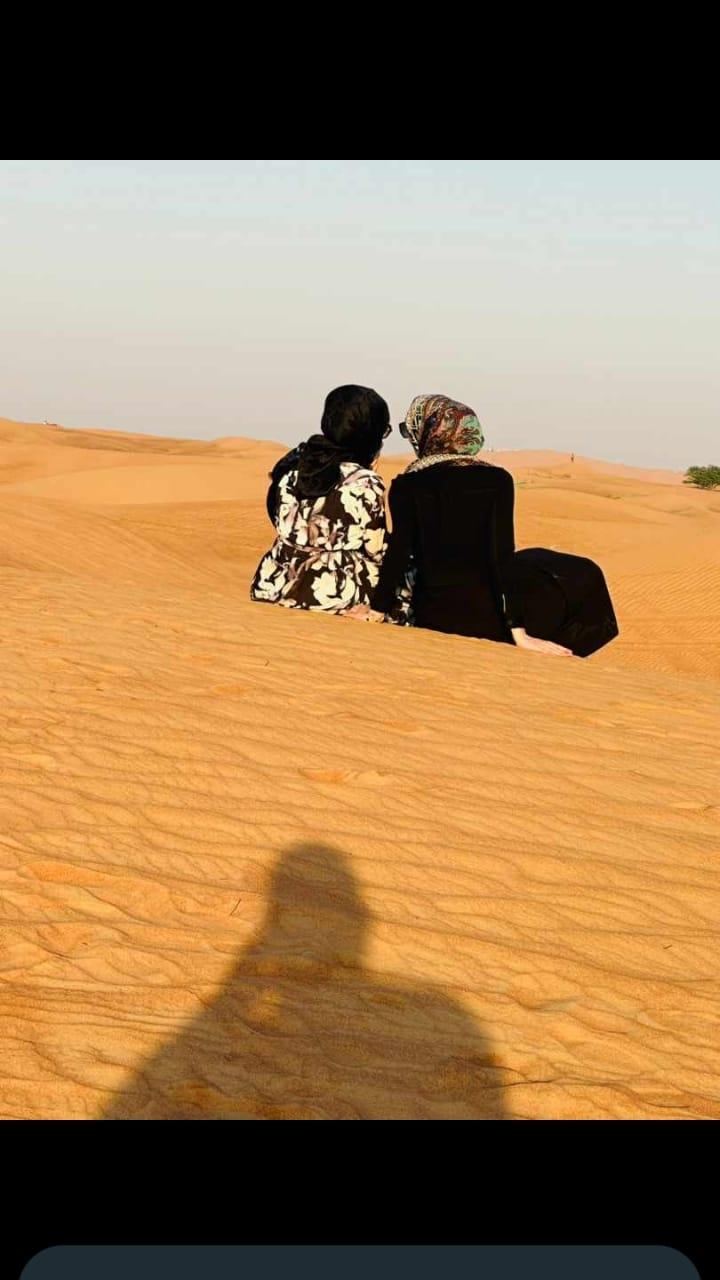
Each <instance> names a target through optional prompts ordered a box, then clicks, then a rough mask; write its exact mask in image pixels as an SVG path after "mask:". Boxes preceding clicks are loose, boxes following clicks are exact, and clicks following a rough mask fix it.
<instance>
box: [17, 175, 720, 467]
mask: <svg viewBox="0 0 720 1280" xmlns="http://www.w3.org/2000/svg"><path fill="white" fill-rule="evenodd" d="M0 298H2V305H1V307H0V416H5V417H10V418H17V419H20V420H33V421H38V420H40V421H41V420H42V419H43V418H48V419H49V420H50V421H53V422H58V423H61V424H63V425H66V426H95V427H113V428H118V429H120V430H128V431H148V432H154V433H156V434H166V435H180V436H195V437H206V438H212V437H214V436H222V435H247V436H253V437H258V438H271V439H276V440H283V441H288V442H294V441H296V440H298V439H300V438H302V437H303V436H305V435H307V434H310V433H311V432H312V431H313V430H316V429H317V423H318V419H319V415H320V411H321V408H322V402H323V399H324V396H325V394H326V393H327V391H328V390H329V389H330V388H331V387H333V386H336V385H338V384H339V383H342V382H359V383H363V384H366V385H369V386H373V387H375V388H376V389H377V390H378V391H380V392H381V394H383V395H384V396H385V398H386V399H387V400H388V402H389V404H390V407H391V412H392V415H393V422H398V421H399V420H400V419H401V418H402V417H403V416H404V413H405V410H406V408H407V405H408V403H409V401H410V399H411V398H412V396H413V395H415V394H417V393H419V392H425V391H441V392H445V393H447V394H449V395H452V396H455V397H456V398H458V399H461V400H464V401H466V402H467V403H468V404H470V405H472V406H473V407H474V408H475V410H476V411H477V413H478V415H479V417H480V420H481V421H482V422H483V424H484V427H485V433H486V438H487V444H488V445H491V446H493V447H494V448H552V449H562V450H571V449H574V450H575V451H576V452H577V453H585V454H590V455H592V456H595V457H601V458H609V459H618V460H621V461H625V462H630V463H636V464H640V465H643V464H647V465H649V466H669V467H686V466H688V465H691V464H693V463H706V462H713V461H714V462H718V463H720V448H719V447H718V443H716V441H717V427H718V418H719V413H718V405H719V404H720V394H719V393H720V369H719V362H718V347H719V345H720V344H719V338H720V325H719V324H718V313H719V309H720V163H719V162H718V161H715V160H4V161H0ZM402 446H403V442H401V441H400V438H399V436H398V435H397V433H395V434H394V435H393V436H392V437H391V438H390V440H389V441H388V448H389V449H390V450H391V451H392V452H399V451H400V449H401V448H402Z"/></svg>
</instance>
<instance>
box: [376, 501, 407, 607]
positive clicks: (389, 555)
mask: <svg viewBox="0 0 720 1280" xmlns="http://www.w3.org/2000/svg"><path fill="white" fill-rule="evenodd" d="M388 502H389V506H390V516H391V518H392V532H391V534H390V541H389V544H388V547H387V550H386V552H385V558H384V560H383V562H382V567H381V569H380V577H379V579H378V584H377V586H376V588H375V590H374V592H373V594H372V598H371V600H370V606H371V608H372V609H373V610H374V611H375V612H377V613H383V614H391V613H393V611H394V610H395V608H396V607H397V604H398V599H399V596H400V595H401V591H402V588H403V586H404V584H405V582H406V576H407V573H408V570H409V568H410V565H411V563H412V559H413V555H414V551H415V518H414V512H413V506H412V502H411V501H410V498H409V496H408V493H407V488H406V486H405V484H404V483H403V482H402V481H400V482H399V483H398V481H397V480H394V481H393V483H392V484H391V486H390V493H389V497H388Z"/></svg>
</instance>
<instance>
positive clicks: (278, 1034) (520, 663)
mask: <svg viewBox="0 0 720 1280" xmlns="http://www.w3.org/2000/svg"><path fill="white" fill-rule="evenodd" d="M280 449H281V446H279V445H272V444H270V445H268V444H264V443H262V442H257V441H244V440H242V439H235V438H234V439H231V440H225V441H223V440H219V441H213V442H208V441H205V442H203V441H168V440H165V439H164V438H162V437H139V436H125V435H123V434H122V433H118V432H92V431H78V432H73V431H69V430H61V429H58V428H54V427H46V426H41V425H38V424H34V425H29V426H25V425H23V424H17V423H8V422H0V572H1V573H2V579H3V587H4V592H3V602H4V608H3V612H2V618H1V620H0V642H1V643H2V653H3V659H4V664H3V677H4V688H3V692H4V698H3V705H2V710H1V711H0V717H1V721H2V728H1V733H2V743H3V754H2V787H1V788H0V807H1V810H2V819H3V821H2V834H0V846H1V850H2V856H0V882H1V884H2V893H1V894H0V913H1V916H0V918H1V920H2V926H3V927H2V933H1V934H0V937H1V938H2V942H1V944H0V1035H1V1037H2V1045H3V1050H2V1053H1V1054H0V1115H2V1116H3V1117H4V1118H41V1117H42V1118H67V1117H70V1118H100V1117H107V1118H124V1117H142V1118H190V1119H203V1118H222V1117H227V1118H244V1117H248V1118H289V1117H298V1118H326V1117H343V1118H344V1117H348V1118H353V1117H395V1116H397V1117H407V1118H411V1117H418V1118H435V1117H448V1118H496V1119H499V1118H508V1119H533V1118H551V1117H557V1118H570V1117H586V1118H642V1119H646V1118H701V1117H712V1118H720V1048H719V1047H718V1046H719V1045H720V1036H719V1035H718V996H719V994H720V992H719V987H720V983H719V982H718V976H717V930H718V924H719V923H720V886H719V880H718V855H719V853H720V789H719V787H718V771H717V740H718V731H717V728H716V725H717V724H718V722H719V718H718V714H717V713H718V711H719V710H720V679H719V678H720V640H719V639H718V637H719V635H720V539H718V532H717V530H718V521H719V519H720V494H716V493H701V492H697V491H695V490H692V489H690V488H688V487H687V486H682V484H681V483H680V480H681V478H679V477H678V476H677V475H675V474H674V473H671V472H669V473H660V472H657V471H653V472H649V473H647V474H645V473H642V472H640V471H638V469H637V468H620V469H618V464H603V463H598V462H594V461H593V460H590V459H580V458H576V459H575V463H573V464H569V462H568V460H567V458H566V456H564V455H552V454H550V453H549V452H543V453H542V454H540V453H533V454H532V455H530V454H528V453H526V452H520V451H517V452H514V453H511V454H502V455H501V454H499V453H498V454H493V455H490V458H491V459H492V461H494V462H501V463H502V465H506V466H508V467H509V469H510V470H511V471H512V472H513V474H514V475H515V478H516V482H517V499H516V506H517V527H518V542H519V545H537V544H542V545H546V546H557V547H559V548H563V549H567V550H569V551H574V552H577V553H580V554H586V555H591V556H593V557H595V558H597V559H598V560H599V561H600V562H601V563H602V565H603V567H604V569H605V571H606V576H607V579H608V583H609V585H610V588H611V591H612V594H613V597H614V600H615V603H616V606H617V613H618V617H619V622H620V626H621V632H622V634H621V636H620V638H619V639H618V640H617V641H616V642H615V643H614V644H613V645H612V646H610V647H609V648H608V649H607V650H606V651H604V652H602V653H600V654H598V655H596V656H595V657H593V658H592V659H590V660H589V661H587V662H579V661H578V662H563V661H558V660H552V659H546V658H540V657H538V656H537V655H533V654H526V653H522V652H520V651H516V650H512V649H506V648H505V647H504V646H495V645H492V644H488V643H484V642H479V641H472V640H467V639H463V638H460V637H446V636H440V635H435V634H431V633H424V632H421V631H412V630H405V629H400V628H391V627H369V626H362V625H359V624H357V623H353V622H350V621H344V620H340V619H337V618H329V617H322V616H320V615H310V614H297V613H291V612H287V611H285V610H282V609H276V608H273V607H271V606H264V605H256V604H251V603H250V602H249V600H248V594H247V591H248V581H249V577H250V575H251V573H252V570H253V569H254V567H255V563H256V561H257V559H258V558H259V555H260V553H261V552H262V550H264V548H265V546H266V545H267V543H268V541H269V525H268V522H267V517H266V514H265V511H264V485H265V477H266V473H267V471H268V469H269V467H270V466H271V465H272V463H273V461H274V460H275V458H276V457H277V456H278V453H279V451H280ZM404 462H405V460H399V459H394V460H393V459H386V460H385V461H384V462H383V464H382V468H381V469H382V471H383V474H385V475H386V476H387V477H389V476H390V475H391V474H392V473H393V471H394V470H396V469H397V468H398V466H400V465H404Z"/></svg>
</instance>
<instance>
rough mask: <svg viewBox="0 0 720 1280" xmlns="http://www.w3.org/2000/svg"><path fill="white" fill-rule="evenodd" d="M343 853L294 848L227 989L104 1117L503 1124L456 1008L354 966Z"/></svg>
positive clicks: (356, 949) (497, 1094)
mask: <svg viewBox="0 0 720 1280" xmlns="http://www.w3.org/2000/svg"><path fill="white" fill-rule="evenodd" d="M370 921H371V916H370V914H369V912H368V910H367V908H366V907H365V905H364V903H363V900H362V898H361V896H360V894H359V892H358V886H357V884H356V881H355V878H354V876H353V874H352V872H351V870H350V868H349V862H348V859H347V858H346V857H345V855H343V854H341V853H339V852H338V851H337V850H334V849H332V848H328V847H327V846H323V845H299V846H297V847H295V848H293V849H292V850H290V851H289V852H288V853H286V854H285V855H283V857H281V859H280V861H279V862H278V864H277V867H276V869H275V872H274V875H273V880H272V886H271V892H270V896H269V902H268V911H267V916H266V919H265V922H264V924H263V927H262V929H261V931H260V933H259V935H258V937H257V939H256V940H255V941H254V942H253V943H252V944H251V945H250V946H249V947H248V948H247V949H246V950H245V951H244V952H243V954H242V955H241V957H240V960H239V962H238V964H237V967H236V968H235V970H234V972H233V974H232V976H231V978H230V980H229V981H228V983H227V985H226V987H225V989H224V990H223V991H221V992H220V993H219V995H218V996H217V997H216V998H215V999H214V1000H213V1002H212V1003H211V1004H210V1005H209V1006H208V1007H207V1008H206V1009H204V1010H203V1012H202V1013H200V1014H199V1015H198V1016H197V1017H196V1018H195V1019H194V1020H193V1021H192V1022H191V1023H190V1024H189V1025H188V1027H187V1028H185V1030H184V1031H183V1032H182V1034H181V1035H180V1036H179V1037H178V1038H177V1039H176V1040H175V1041H172V1042H170V1043H169V1044H167V1045H165V1046H164V1047H163V1048H161V1049H160V1050H159V1051H158V1052H157V1053H156V1054H155V1055H154V1056H153V1057H151V1058H150V1059H148V1061H147V1062H146V1063H145V1064H144V1065H142V1066H141V1067H140V1068H139V1071H138V1074H137V1076H136V1077H135V1078H134V1079H133V1080H132V1081H131V1083H130V1084H129V1085H128V1087H127V1088H126V1089H124V1090H123V1091H121V1093H120V1094H119V1095H118V1097H117V1098H116V1099H115V1101H114V1103H113V1104H112V1105H111V1107H110V1108H108V1110H107V1111H106V1112H105V1113H104V1114H103V1116H102V1117H101V1118H102V1119H108V1120H121V1119H138V1120H232V1119H253V1120H291V1119H318V1120H320V1119H330V1120H333V1119H369V1120H370V1119H377V1120H384V1119H407V1120H411V1119H426V1120H430V1119H468V1120H469V1119H476V1120H480V1119H494V1120H500V1119H504V1118H505V1115H504V1109H503V1102H502V1099H503V1094H504V1089H503V1083H504V1072H503V1071H502V1069H501V1068H500V1067H499V1066H498V1065H497V1063H496V1062H495V1061H494V1059H493V1056H492V1053H491V1050H490V1047H489V1045H488V1043H487V1041H486V1039H485V1037H484V1035H483V1034H482V1032H481V1031H480V1030H478V1028H477V1027H476V1026H475V1023H474V1022H473V1020H472V1018H471V1017H470V1016H469V1014H468V1013H467V1012H466V1010H464V1009H463V1008H462V1006H461V1005H460V1004H458V1003H456V1002H455V1001H454V1000H451V999H448V998H447V997H446V996H445V995H443V994H442V993H441V992H438V991H437V990H433V989H432V988H426V987H420V986H418V985H417V984H414V983H409V982H408V983H405V982H400V983H394V984H392V985H391V984H388V983H386V982H383V981H382V979H381V978H380V977H378V976H376V975H375V974H373V973H370V972H368V971H366V970H364V969H363V956H364V950H365V941H366V937H367V933H368V928H369V924H370Z"/></svg>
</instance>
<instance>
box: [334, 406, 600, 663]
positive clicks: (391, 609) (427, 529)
mask: <svg viewBox="0 0 720 1280" xmlns="http://www.w3.org/2000/svg"><path fill="white" fill-rule="evenodd" d="M400 432H401V434H402V435H404V436H405V437H406V438H407V439H408V440H410V443H411V444H412V446H413V448H414V450H415V453H416V454H417V458H416V460H415V461H414V462H412V463H411V464H410V466H408V467H406V469H405V471H404V472H402V473H401V474H400V475H399V476H396V478H395V480H394V481H393V483H392V485H391V488H390V514H391V517H392V536H391V539H390V544H389V547H388V550H387V552H386V555H385V559H384V561H383V566H382V570H381V573H380V580H379V582H378V585H377V587H376V589H375V591H374V593H373V597H372V601H371V607H370V608H367V607H365V608H363V607H358V608H355V609H353V610H352V611H351V613H350V616H352V617H357V618H360V619H363V620H367V621H388V622H399V623H402V622H407V621H413V622H414V624H415V625H416V626H418V627H428V628H430V629H431V630H433V631H446V632H451V633H452V634H454V635H464V636H477V637H478V638H479V639H484V640H496V641H499V642H501V643H505V644H516V645H518V646H520V647H521V648H523V649H532V650H535V651H537V652H539V653H549V654H557V655H560V656H563V657H571V656H572V655H573V654H574V655H575V656H576V657H582V658H586V657H588V656H589V655H590V654H591V653H594V652H595V651H596V650H597V649H600V648H601V647H602V646H603V645H605V644H607V643H608V641H610V640H612V639H613V638H614V637H615V636H616V635H617V634H618V627H617V622H616V620H615V614H614V612H613V607H612V603H611V600H610V596H609V594H608V589H607V586H606V584H605V578H604V576H603V573H602V570H601V569H600V568H599V567H598V566H597V565H596V564H595V563H594V561H592V560H588V559H586V558H585V557H583V556H573V555H565V554H562V553H559V552H555V551H550V550H547V549H546V548H544V547H532V548H528V549H527V550H524V551H516V550H515V534H514V526H513V507H514V484H513V478H512V476H511V475H510V473H509V472H508V471H505V470H504V469H503V468H502V467H498V466H494V465H493V464H492V463H489V462H482V461H481V460H480V459H479V458H477V457H476V454H477V453H479V451H480V449H481V448H482V446H483V444H484V434H483V430H482V427H481V426H480V423H479V421H478V419H477V417H476V415H475V413H474V412H473V410H472V409H470V408H469V407H468V406H467V405H463V404H459V403H458V402H457V401H455V400H451V399H450V398H449V397H448V396H442V395H430V396H416V397H415V399H414V400H413V402H412V404H411V405H410V408H409V410H408V412H407V415H406V418H405V421H404V422H403V423H402V424H401V425H400ZM408 582H410V583H411V584H412V585H411V601H410V605H409V607H408V604H407V593H408V586H407V584H408Z"/></svg>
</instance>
